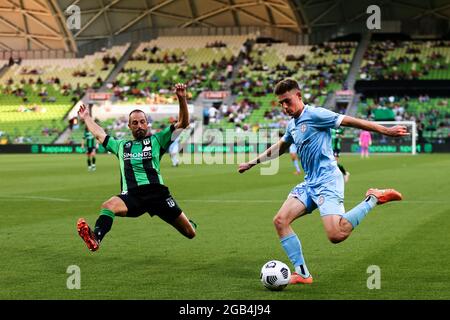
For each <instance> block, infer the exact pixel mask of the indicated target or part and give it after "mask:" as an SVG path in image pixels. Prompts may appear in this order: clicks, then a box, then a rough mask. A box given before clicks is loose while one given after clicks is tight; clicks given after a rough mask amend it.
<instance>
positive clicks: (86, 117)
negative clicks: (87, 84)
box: [78, 104, 106, 144]
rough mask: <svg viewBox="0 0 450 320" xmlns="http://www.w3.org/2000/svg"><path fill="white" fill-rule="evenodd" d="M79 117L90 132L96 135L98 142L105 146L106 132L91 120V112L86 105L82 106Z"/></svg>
mask: <svg viewBox="0 0 450 320" xmlns="http://www.w3.org/2000/svg"><path fill="white" fill-rule="evenodd" d="M78 116H79V117H80V119H82V120H83V121H84V123H85V124H86V127H87V128H88V130H89V131H90V132H91V133H92V134H93V135H94V137H95V138H96V139H97V140H98V142H100V143H102V144H103V141H105V138H106V132H105V130H103V128H102V127H100V126H99V125H98V124H97V123H95V121H94V119H92V118H91V116H90V114H89V110H88V108H86V106H85V105H84V104H82V105H81V106H80V109H79V110H78Z"/></svg>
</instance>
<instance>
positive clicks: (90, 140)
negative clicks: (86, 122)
mask: <svg viewBox="0 0 450 320" xmlns="http://www.w3.org/2000/svg"><path fill="white" fill-rule="evenodd" d="M81 148H83V149H84V148H86V156H87V164H88V171H95V169H96V167H95V151H96V150H97V148H98V144H97V141H95V137H94V135H93V134H92V133H91V132H89V130H88V128H87V127H86V128H85V130H84V136H83V140H82V142H81Z"/></svg>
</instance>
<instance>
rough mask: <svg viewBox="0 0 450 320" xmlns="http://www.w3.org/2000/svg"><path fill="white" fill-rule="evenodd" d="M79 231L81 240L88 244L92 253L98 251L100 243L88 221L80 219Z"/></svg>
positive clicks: (78, 223)
mask: <svg viewBox="0 0 450 320" xmlns="http://www.w3.org/2000/svg"><path fill="white" fill-rule="evenodd" d="M77 230H78V234H79V235H80V237H81V239H83V241H84V242H85V243H86V245H87V247H88V249H89V250H91V251H97V250H98V248H99V243H98V241H97V239H96V238H95V235H94V233H93V232H92V230H91V228H90V227H89V226H88V224H87V222H86V220H84V219H83V218H80V219H78V222H77Z"/></svg>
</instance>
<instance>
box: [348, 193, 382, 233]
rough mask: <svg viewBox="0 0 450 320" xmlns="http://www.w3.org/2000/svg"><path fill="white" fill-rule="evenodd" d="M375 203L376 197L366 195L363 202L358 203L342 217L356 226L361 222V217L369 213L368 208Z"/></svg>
mask: <svg viewBox="0 0 450 320" xmlns="http://www.w3.org/2000/svg"><path fill="white" fill-rule="evenodd" d="M376 205H377V198H376V197H374V196H368V197H367V198H366V199H365V200H364V201H363V202H361V203H360V204H358V205H357V206H356V207H354V208H353V209H352V210H350V211H348V212H346V213H345V214H344V215H343V217H344V218H345V219H347V220H348V221H349V222H350V223H351V224H352V226H353V229H355V228H356V226H357V225H358V224H360V223H361V221H362V219H364V217H365V216H366V215H367V214H368V213H369V211H370V210H372V209H373V208H375V206H376Z"/></svg>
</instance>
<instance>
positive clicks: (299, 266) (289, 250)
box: [280, 233, 309, 278]
mask: <svg viewBox="0 0 450 320" xmlns="http://www.w3.org/2000/svg"><path fill="white" fill-rule="evenodd" d="M280 242H281V245H282V246H283V249H284V251H285V252H286V254H287V256H288V257H289V260H291V262H292V264H293V265H294V267H295V271H296V272H297V273H299V274H300V275H302V276H303V277H305V278H307V277H309V271H308V268H307V267H306V264H305V259H304V258H303V253H302V245H301V243H300V239H299V238H298V237H297V235H296V234H295V233H291V234H289V235H287V236H285V237H283V238H281V239H280Z"/></svg>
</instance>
